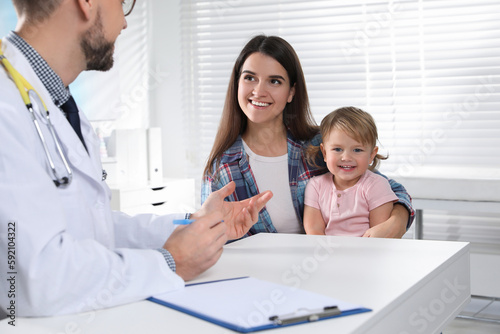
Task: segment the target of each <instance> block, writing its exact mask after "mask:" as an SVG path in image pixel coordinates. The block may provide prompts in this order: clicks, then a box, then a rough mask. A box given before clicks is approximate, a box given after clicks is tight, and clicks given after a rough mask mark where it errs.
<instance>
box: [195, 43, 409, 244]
mask: <svg viewBox="0 0 500 334" xmlns="http://www.w3.org/2000/svg"><path fill="white" fill-rule="evenodd" d="M318 132H319V129H318V126H317V125H316V123H315V121H314V119H313V117H312V114H311V111H310V107H309V99H308V96H307V90H306V84H305V79H304V74H303V72H302V68H301V65H300V61H299V59H298V57H297V54H296V53H295V50H294V49H293V48H292V46H291V45H290V44H289V43H288V42H286V41H285V40H283V39H282V38H280V37H276V36H269V37H268V36H263V35H259V36H256V37H254V38H252V39H251V40H250V41H249V42H248V43H247V44H246V45H245V47H244V48H243V50H242V51H241V53H240V55H239V56H238V58H237V60H236V63H235V64H234V67H233V71H232V74H231V79H230V82H229V87H228V91H227V95H226V101H225V105H224V109H223V113H222V118H221V121H220V125H219V129H218V132H217V136H216V138H215V142H214V146H213V148H212V151H211V153H210V156H209V158H208V162H207V165H206V166H205V170H204V178H203V185H202V195H201V197H202V198H201V201H202V203H203V202H204V201H205V200H206V198H207V197H208V195H209V194H210V193H211V192H213V191H215V190H217V189H220V188H221V187H223V186H224V185H225V184H227V183H228V182H230V181H235V182H236V190H235V192H234V193H233V194H232V195H231V196H229V197H228V200H229V201H237V200H242V199H245V198H249V197H251V196H253V195H255V194H258V193H260V192H261V191H264V190H271V191H272V192H273V194H274V196H273V199H272V200H270V201H269V202H268V203H267V205H266V208H265V209H263V210H262V211H261V212H260V214H259V221H258V222H257V223H256V224H255V225H254V226H253V227H252V228H251V229H250V231H249V233H248V234H249V235H251V234H255V233H259V232H282V233H303V232H304V229H303V225H302V218H303V211H304V190H305V186H306V184H307V182H308V180H309V179H310V178H311V177H313V176H315V175H319V174H321V173H322V171H323V170H324V169H323V168H321V169H320V168H317V167H314V166H311V165H309V164H308V163H307V162H306V158H305V149H306V148H307V147H308V146H309V145H310V144H312V145H319V144H320V142H321V138H320V135H319V133H318ZM391 187H392V189H393V191H394V192H395V193H396V195H397V196H398V198H399V200H400V202H398V204H402V205H395V206H394V210H393V211H392V214H391V218H389V220H387V221H386V222H384V223H382V224H379V225H377V226H375V227H374V228H371V229H369V230H368V231H367V232H366V233H365V235H364V236H371V237H401V236H402V235H403V234H404V233H405V232H406V228H407V227H409V226H410V225H411V221H412V218H413V210H412V208H411V199H410V196H409V195H408V194H407V193H406V190H405V189H404V187H403V186H401V185H400V184H397V183H396V182H394V181H392V180H391ZM409 212H410V214H409ZM409 216H410V217H411V219H409Z"/></svg>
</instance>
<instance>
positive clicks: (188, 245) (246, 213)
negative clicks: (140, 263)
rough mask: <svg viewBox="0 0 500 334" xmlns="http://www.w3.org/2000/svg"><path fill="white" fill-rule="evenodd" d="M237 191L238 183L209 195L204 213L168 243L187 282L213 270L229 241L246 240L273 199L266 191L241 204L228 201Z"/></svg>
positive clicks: (180, 227)
mask: <svg viewBox="0 0 500 334" xmlns="http://www.w3.org/2000/svg"><path fill="white" fill-rule="evenodd" d="M234 189H235V183H234V182H230V183H229V184H227V185H226V186H225V187H223V188H221V189H220V190H218V191H216V192H213V193H212V194H210V196H209V197H208V198H207V200H206V201H205V203H203V206H202V207H201V209H200V210H199V211H198V212H196V213H194V214H192V215H191V219H194V220H195V221H194V222H193V223H192V224H190V225H187V226H179V227H178V228H177V229H176V230H175V231H174V232H173V233H172V234H171V235H170V237H169V238H168V240H167V241H166V242H165V245H164V246H163V248H165V249H167V250H168V251H169V252H170V254H172V256H173V258H174V260H175V263H176V267H177V270H176V272H177V274H178V275H179V276H181V277H182V278H183V279H184V280H185V281H187V280H190V279H193V278H195V277H196V276H198V275H199V274H201V273H202V272H204V271H205V270H207V269H208V268H210V267H211V266H213V265H214V264H215V263H216V262H217V260H218V259H219V258H220V256H221V254H222V247H223V246H224V244H225V243H226V242H227V240H231V239H238V238H241V237H242V236H244V235H245V233H247V232H248V230H249V229H250V228H251V227H252V226H253V224H255V222H257V220H258V218H259V211H260V210H262V208H263V207H264V206H265V205H266V203H267V202H268V201H269V200H270V199H271V198H272V196H273V194H272V193H271V192H270V191H266V192H263V193H262V194H259V195H256V196H254V197H252V198H249V199H247V200H244V201H240V202H227V201H225V200H224V199H225V198H226V197H227V196H229V195H230V194H232V193H233V192H234Z"/></svg>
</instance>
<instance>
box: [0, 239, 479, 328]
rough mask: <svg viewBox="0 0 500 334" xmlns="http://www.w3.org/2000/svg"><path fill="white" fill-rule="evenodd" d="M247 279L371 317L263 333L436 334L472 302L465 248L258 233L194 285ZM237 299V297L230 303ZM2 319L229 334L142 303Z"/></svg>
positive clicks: (27, 324)
mask: <svg viewBox="0 0 500 334" xmlns="http://www.w3.org/2000/svg"><path fill="white" fill-rule="evenodd" d="M238 276H253V277H256V278H260V279H265V280H269V281H273V282H276V283H280V284H285V285H290V286H296V287H300V288H301V289H305V290H310V291H314V292H318V293H322V294H325V295H328V296H331V297H333V298H337V299H340V300H344V301H348V302H352V303H355V304H361V305H363V306H365V307H368V308H371V309H373V311H372V312H368V313H362V314H356V315H352V316H346V317H341V318H336V319H329V320H324V321H319V322H315V323H309V324H304V325H297V326H292V327H287V328H281V329H273V330H271V331H268V333H283V332H286V333H305V332H309V333H338V334H340V333H383V334H387V333H397V334H404V333H426V334H428V333H439V332H440V331H441V330H442V329H443V328H444V327H445V326H446V324H447V323H448V322H449V321H451V320H452V319H453V318H454V317H455V316H456V315H457V314H458V313H459V312H460V310H461V309H462V308H463V307H464V306H465V305H466V304H467V303H468V302H469V300H470V275H469V244H468V243H464V242H447V241H426V240H400V239H397V240H393V239H367V238H348V237H320V236H306V235H286V234H259V235H256V236H253V237H250V238H246V239H244V240H241V241H238V242H235V243H232V244H229V245H227V246H226V247H225V251H224V253H223V255H222V257H221V259H220V260H219V262H218V263H217V264H216V265H215V266H214V267H212V268H211V269H209V270H208V271H207V272H205V273H204V274H202V275H201V276H200V277H198V279H197V280H196V282H200V281H207V280H213V279H220V278H229V277H238ZM235 298H238V296H235ZM16 320H17V321H16V322H17V326H16V327H15V328H13V327H11V326H9V325H8V324H7V321H6V320H3V321H1V322H0V332H1V333H4V334H9V333H30V334H31V333H44V334H45V333H46V334H49V333H50V334H60V333H92V334H99V333H103V334H104V333H106V334H109V333H120V334H127V333H151V334H152V333H162V334H163V333H190V334H191V333H204V334H205V333H217V334H219V333H234V332H232V331H230V330H227V329H225V328H222V327H219V326H216V325H214V324H211V323H208V322H205V321H203V320H200V319H197V318H194V317H191V316H189V315H186V314H183V313H180V312H178V311H174V310H172V309H169V308H166V307H163V306H160V305H157V304H155V303H152V302H149V301H141V302H137V303H133V304H129V305H124V306H120V307H115V308H111V309H106V310H100V311H96V312H89V313H84V314H78V315H72V316H60V317H52V318H35V319H27V318H17V319H16Z"/></svg>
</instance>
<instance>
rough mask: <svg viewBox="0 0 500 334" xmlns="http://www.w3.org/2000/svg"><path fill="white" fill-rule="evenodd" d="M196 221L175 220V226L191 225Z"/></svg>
mask: <svg viewBox="0 0 500 334" xmlns="http://www.w3.org/2000/svg"><path fill="white" fill-rule="evenodd" d="M192 222H194V219H174V225H189V224H191V223H192Z"/></svg>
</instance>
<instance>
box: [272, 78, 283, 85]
mask: <svg viewBox="0 0 500 334" xmlns="http://www.w3.org/2000/svg"><path fill="white" fill-rule="evenodd" d="M271 83H272V84H273V85H280V84H281V81H280V80H278V79H271Z"/></svg>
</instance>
